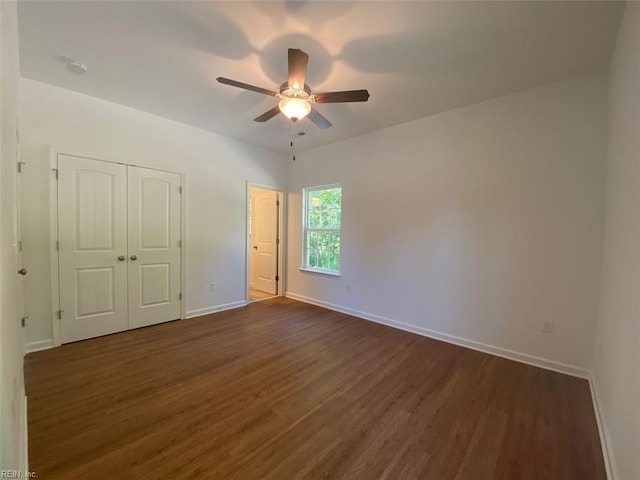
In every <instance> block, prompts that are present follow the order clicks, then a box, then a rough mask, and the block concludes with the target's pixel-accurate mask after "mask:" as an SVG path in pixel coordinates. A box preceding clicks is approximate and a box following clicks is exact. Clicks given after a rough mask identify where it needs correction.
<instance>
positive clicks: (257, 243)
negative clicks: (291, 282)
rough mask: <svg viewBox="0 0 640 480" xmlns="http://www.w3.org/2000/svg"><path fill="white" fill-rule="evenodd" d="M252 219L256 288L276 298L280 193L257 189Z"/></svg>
mask: <svg viewBox="0 0 640 480" xmlns="http://www.w3.org/2000/svg"><path fill="white" fill-rule="evenodd" d="M251 215H252V223H253V229H252V231H251V243H252V245H251V248H252V249H253V251H254V252H253V255H252V256H251V258H252V260H253V265H252V268H251V269H250V270H251V271H252V272H253V288H255V289H256V290H260V291H262V292H266V293H270V294H272V295H275V294H276V293H277V292H278V282H277V280H276V276H277V275H278V244H277V237H278V192H275V191H273V190H260V189H255V190H254V193H253V211H252V212H251Z"/></svg>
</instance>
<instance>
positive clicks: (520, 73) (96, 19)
mask: <svg viewBox="0 0 640 480" xmlns="http://www.w3.org/2000/svg"><path fill="white" fill-rule="evenodd" d="M622 6H623V4H622V3H619V2H597V1H594V2H591V1H587V2H576V1H569V2H560V1H557V2H526V1H517V2H397V1H394V2H320V1H298V2H251V3H249V2H237V1H236V2H113V1H104V2H102V1H97V2H96V1H94V2H56V1H46V2H21V3H20V4H19V33H20V55H21V68H22V75H23V76H24V77H28V78H32V79H35V80H40V81H42V82H46V83H50V84H53V85H57V86H60V87H63V88H67V89H70V90H75V91H77V92H82V93H86V94H88V95H93V96H95V97H99V98H103V99H106V100H110V101H112V102H116V103H120V104H123V105H127V106H130V107H134V108H137V109H140V110H143V111H146V112H150V113H154V114H156V115H160V116H163V117H168V118H171V119H174V120H178V121H180V122H184V123H187V124H190V125H193V126H196V127H200V128H203V129H206V130H210V131H212V132H217V133H221V134H224V135H227V136H231V137H235V138H238V139H240V140H242V141H245V142H248V143H252V144H255V145H259V146H263V147H266V148H269V149H271V150H275V151H279V152H283V153H286V152H290V151H291V149H290V147H289V138H290V135H291V124H290V123H289V122H288V121H287V120H286V119H285V118H284V117H283V116H282V115H280V116H278V117H276V118H274V119H272V120H270V121H269V122H267V123H265V124H259V123H255V122H253V121H252V119H253V118H254V117H256V116H257V115H259V114H261V113H263V112H264V111H266V110H268V109H269V108H271V107H273V106H275V104H276V99H274V98H273V97H267V96H263V95H260V94H257V93H253V92H248V91H243V90H240V89H237V88H232V87H229V86H226V85H221V84H218V83H217V82H216V80H215V79H216V77H218V76H224V77H228V78H232V79H235V80H239V81H241V82H245V83H250V84H253V85H258V86H261V87H265V88H270V89H276V90H277V88H278V86H279V85H280V84H281V83H282V82H284V81H285V80H286V76H287V55H286V54H287V48H289V47H293V48H300V49H302V50H304V51H305V52H307V53H309V54H310V61H309V70H308V75H307V83H308V84H309V85H310V86H311V88H312V89H313V91H316V92H318V91H333V90H351V89H360V88H367V89H368V90H369V92H370V93H371V98H370V99H369V102H368V103H353V104H322V105H318V106H317V109H318V110H319V111H320V112H321V113H322V114H323V115H325V116H326V117H327V118H328V119H329V120H331V122H333V127H332V128H330V129H328V130H320V129H318V128H317V127H316V126H315V125H313V124H312V123H311V122H310V121H309V120H308V119H305V120H302V121H301V122H299V123H298V124H297V125H296V126H295V131H296V133H297V132H298V131H304V132H306V133H307V135H306V136H304V137H296V148H295V149H296V150H297V151H302V150H305V149H308V148H311V147H315V146H319V145H324V144H327V143H331V142H335V141H338V140H342V139H345V138H349V137H353V136H356V135H360V134H363V133H366V132H370V131H372V130H377V129H379V128H383V127H387V126H391V125H396V124H399V123H404V122H407V121H410V120H414V119H417V118H421V117H425V116H428V115H432V114H434V113H437V112H442V111H445V110H450V109H452V108H456V107H461V106H464V105H469V104H472V103H475V102H478V101H481V100H484V99H487V98H491V97H496V96H500V95H504V94H507V93H511V92H515V91H518V90H522V89H526V88H529V87H533V86H536V85H540V84H543V83H547V82H550V81H554V80H559V79H562V78H566V77H569V76H571V75H576V74H580V73H585V72H589V71H593V70H597V69H603V68H606V67H607V65H608V63H609V58H610V55H611V51H612V49H613V46H614V42H615V38H616V33H617V29H618V25H619V21H620V17H621V13H622ZM67 59H75V60H78V61H81V62H84V63H86V64H87V65H88V67H89V71H88V73H86V74H84V75H78V74H74V73H71V72H70V71H69V70H67V69H66V66H65V64H66V61H67Z"/></svg>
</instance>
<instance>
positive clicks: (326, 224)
mask: <svg viewBox="0 0 640 480" xmlns="http://www.w3.org/2000/svg"><path fill="white" fill-rule="evenodd" d="M305 201H306V225H305V230H306V245H305V247H306V248H305V262H306V265H305V267H308V268H315V269H319V270H328V271H331V272H338V271H339V270H340V226H341V223H342V188H340V187H331V188H325V189H309V190H306V199H305Z"/></svg>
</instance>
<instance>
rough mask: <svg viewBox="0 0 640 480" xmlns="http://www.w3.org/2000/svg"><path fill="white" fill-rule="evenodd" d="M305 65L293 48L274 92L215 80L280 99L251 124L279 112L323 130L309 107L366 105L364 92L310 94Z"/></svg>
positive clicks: (318, 116) (306, 58)
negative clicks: (285, 78) (284, 78)
mask: <svg viewBox="0 0 640 480" xmlns="http://www.w3.org/2000/svg"><path fill="white" fill-rule="evenodd" d="M308 63H309V55H307V54H306V53H304V52H303V51H302V50H298V49H297V48H290V49H289V80H288V81H286V82H284V83H283V84H282V85H280V91H279V92H275V91H273V90H268V89H266V88H260V87H256V86H253V85H249V84H247V83H242V82H237V81H235V80H230V79H228V78H224V77H218V78H217V80H218V82H220V83H224V84H225V85H231V86H232V87H238V88H244V89H245V90H251V91H252V92H257V93H262V94H264V95H270V96H272V97H277V98H279V99H280V103H279V104H278V105H276V106H275V107H273V108H272V109H270V110H267V111H266V112H264V113H263V114H262V115H260V116H258V117H256V118H254V119H253V120H254V121H255V122H266V121H267V120H270V119H271V118H273V117H275V116H276V115H278V114H279V113H280V112H282V113H284V115H285V116H286V117H287V118H288V119H289V120H291V121H293V122H297V121H298V120H300V119H302V118H304V117H306V116H307V115H308V116H309V120H311V121H312V122H313V123H315V124H316V125H317V126H318V127H320V128H322V129H325V128H329V127H330V126H331V125H332V124H331V122H330V121H329V120H327V119H326V118H325V117H324V116H323V115H322V114H321V113H320V112H318V111H317V110H316V109H315V108H313V106H312V105H311V104H312V103H345V102H366V101H367V100H368V99H369V92H368V91H367V90H348V91H345V92H324V93H314V94H312V93H311V88H309V85H307V84H306V83H304V80H305V77H306V75H307V64H308Z"/></svg>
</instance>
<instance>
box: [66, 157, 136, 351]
mask: <svg viewBox="0 0 640 480" xmlns="http://www.w3.org/2000/svg"><path fill="white" fill-rule="evenodd" d="M126 168H127V167H126V166H124V165H119V164H114V163H108V162H101V161H98V160H90V159H86V158H79V157H72V156H67V155H59V156H58V175H59V179H58V224H59V241H60V247H59V248H60V251H59V263H60V304H61V309H62V310H63V317H62V322H61V326H62V342H63V343H67V342H73V341H76V340H82V339H85V338H90V337H96V336H99V335H106V334H109V333H114V332H119V331H122V330H126V329H127V327H128V322H127V263H126V262H125V261H119V260H118V257H120V256H125V255H126V253H127V214H126V211H127V206H126V199H127V180H126V179H127V170H126Z"/></svg>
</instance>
